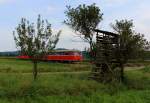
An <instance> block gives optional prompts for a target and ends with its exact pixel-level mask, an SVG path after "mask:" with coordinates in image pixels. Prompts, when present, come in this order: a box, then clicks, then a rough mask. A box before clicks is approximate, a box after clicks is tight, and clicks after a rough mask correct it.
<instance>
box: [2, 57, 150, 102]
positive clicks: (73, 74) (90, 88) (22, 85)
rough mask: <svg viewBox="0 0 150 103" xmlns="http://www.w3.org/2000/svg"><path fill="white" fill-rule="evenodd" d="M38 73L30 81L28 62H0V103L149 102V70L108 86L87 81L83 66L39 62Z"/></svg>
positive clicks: (145, 69) (87, 66)
mask: <svg viewBox="0 0 150 103" xmlns="http://www.w3.org/2000/svg"><path fill="white" fill-rule="evenodd" d="M39 70H40V71H41V72H43V73H40V74H39V76H38V79H37V80H36V81H33V78H32V74H31V71H32V64H31V63H30V62H29V61H23V60H16V59H0V103H150V67H145V68H143V69H140V70H130V71H126V72H125V74H126V83H125V84H112V85H107V84H101V83H97V82H95V81H93V80H89V79H88V72H85V71H89V70H90V68H89V64H86V63H78V64H61V63H40V64H39ZM66 71H67V72H66Z"/></svg>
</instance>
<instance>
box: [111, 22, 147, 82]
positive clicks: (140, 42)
mask: <svg viewBox="0 0 150 103" xmlns="http://www.w3.org/2000/svg"><path fill="white" fill-rule="evenodd" d="M111 27H112V28H113V30H114V31H115V32H116V33H117V34H119V35H120V40H119V49H118V52H119V53H117V59H118V61H119V62H120V67H121V79H122V80H123V79H124V64H126V63H127V62H128V60H129V59H136V58H139V56H140V54H141V53H142V51H144V50H146V49H148V48H149V42H148V41H147V40H146V39H145V38H144V35H143V34H140V33H136V32H135V31H134V28H133V27H134V25H133V21H132V20H120V21H118V20H116V23H115V24H112V25H111Z"/></svg>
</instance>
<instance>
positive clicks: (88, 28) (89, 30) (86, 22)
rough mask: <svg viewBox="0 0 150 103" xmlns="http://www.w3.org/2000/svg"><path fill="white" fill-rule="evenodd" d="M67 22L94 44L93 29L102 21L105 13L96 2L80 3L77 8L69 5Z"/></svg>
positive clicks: (91, 44)
mask: <svg viewBox="0 0 150 103" xmlns="http://www.w3.org/2000/svg"><path fill="white" fill-rule="evenodd" d="M65 14H66V16H67V19H66V20H65V21H64V23H65V24H67V25H68V26H70V27H71V28H72V29H74V30H75V32H76V33H77V34H78V35H79V36H80V37H81V38H82V39H83V40H84V41H86V42H88V43H89V44H90V48H92V46H93V35H94V32H93V29H95V28H96V27H97V26H98V24H99V23H100V22H101V21H102V16H103V14H102V13H101V11H100V9H99V7H97V6H95V4H92V5H89V6H86V5H85V4H83V5H79V6H78V7H77V8H72V7H71V6H67V11H66V12H65Z"/></svg>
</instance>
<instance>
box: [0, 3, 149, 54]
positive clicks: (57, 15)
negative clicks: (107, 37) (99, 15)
mask: <svg viewBox="0 0 150 103" xmlns="http://www.w3.org/2000/svg"><path fill="white" fill-rule="evenodd" d="M93 3H96V5H97V6H99V7H100V9H101V11H102V12H103V13H104V15H103V18H104V20H103V21H102V22H101V23H100V25H99V28H100V29H103V30H108V31H112V29H111V28H110V23H114V22H115V20H116V19H117V20H121V19H129V20H131V19H132V20H133V21H134V25H135V30H136V31H137V32H140V33H144V34H145V36H146V38H147V39H148V40H150V35H149V33H150V0H0V51H11V50H16V47H15V43H14V40H13V36H12V31H13V30H14V29H15V27H16V26H17V24H18V23H19V22H20V19H21V18H22V17H25V18H27V19H28V20H29V21H31V22H36V19H37V15H38V14H41V16H42V18H43V19H47V20H48V21H49V22H50V23H51V24H52V29H53V30H54V33H55V32H57V31H58V30H62V34H61V37H60V41H59V43H58V45H57V47H58V48H68V49H79V50H83V49H84V47H87V46H88V44H87V43H84V42H82V41H81V40H79V38H78V37H76V36H75V33H74V32H73V31H72V30H71V29H70V28H68V27H67V26H66V25H64V24H63V23H62V22H63V21H64V19H65V14H64V11H65V10H66V5H71V6H73V7H76V6H78V5H79V4H87V5H89V4H93ZM76 41H79V42H76Z"/></svg>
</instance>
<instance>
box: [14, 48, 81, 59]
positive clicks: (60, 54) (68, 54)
mask: <svg viewBox="0 0 150 103" xmlns="http://www.w3.org/2000/svg"><path fill="white" fill-rule="evenodd" d="M17 58H19V59H30V57H29V56H25V55H20V56H18V57H17ZM82 59H83V58H82V54H81V52H80V51H75V50H59V51H58V50H57V51H53V52H50V53H49V54H48V55H47V56H46V57H45V58H44V60H47V61H58V62H78V61H82ZM42 60H43V59H42Z"/></svg>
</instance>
